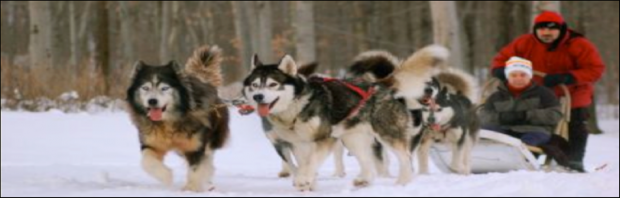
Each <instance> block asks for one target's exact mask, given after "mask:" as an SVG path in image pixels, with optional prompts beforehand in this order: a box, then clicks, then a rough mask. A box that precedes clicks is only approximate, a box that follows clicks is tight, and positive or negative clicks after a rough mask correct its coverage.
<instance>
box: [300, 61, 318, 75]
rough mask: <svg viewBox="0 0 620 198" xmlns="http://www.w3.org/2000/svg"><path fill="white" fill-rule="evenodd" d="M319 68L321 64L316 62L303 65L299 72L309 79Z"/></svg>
mask: <svg viewBox="0 0 620 198" xmlns="http://www.w3.org/2000/svg"><path fill="white" fill-rule="evenodd" d="M318 68H319V64H318V63H316V62H314V63H310V64H306V65H302V66H301V67H300V68H299V70H297V72H298V73H299V74H301V75H303V76H305V77H309V76H311V75H312V74H314V73H316V70H317V69H318Z"/></svg>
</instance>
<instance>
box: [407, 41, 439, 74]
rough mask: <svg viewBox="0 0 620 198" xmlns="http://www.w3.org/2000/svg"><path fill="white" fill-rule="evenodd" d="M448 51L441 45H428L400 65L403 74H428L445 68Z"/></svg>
mask: <svg viewBox="0 0 620 198" xmlns="http://www.w3.org/2000/svg"><path fill="white" fill-rule="evenodd" d="M449 57H450V51H449V50H448V49H447V48H446V47H444V46H441V45H430V46H427V47H425V48H422V49H421V50H419V51H417V52H415V53H414V54H413V55H411V56H410V57H409V58H408V59H407V60H406V61H405V62H404V63H403V65H402V70H403V71H404V72H411V73H420V74H428V73H434V72H433V71H438V70H440V69H442V68H445V67H446V65H447V63H448V58H449Z"/></svg>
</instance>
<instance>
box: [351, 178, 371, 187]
mask: <svg viewBox="0 0 620 198" xmlns="http://www.w3.org/2000/svg"><path fill="white" fill-rule="evenodd" d="M353 186H355V187H356V188H365V187H368V186H370V182H369V181H368V180H366V179H359V178H358V179H355V180H354V181H353Z"/></svg>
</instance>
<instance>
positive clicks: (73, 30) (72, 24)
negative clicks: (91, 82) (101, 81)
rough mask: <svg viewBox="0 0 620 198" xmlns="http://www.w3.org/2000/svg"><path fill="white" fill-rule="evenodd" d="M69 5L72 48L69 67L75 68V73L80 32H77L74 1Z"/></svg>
mask: <svg viewBox="0 0 620 198" xmlns="http://www.w3.org/2000/svg"><path fill="white" fill-rule="evenodd" d="M67 3H68V4H69V37H70V38H69V40H70V41H69V43H70V44H69V45H70V48H71V57H70V58H69V65H71V67H72V68H73V71H76V69H77V64H78V56H77V55H78V48H79V47H78V46H79V44H78V30H77V22H76V20H77V15H76V13H75V12H76V11H75V4H76V2H74V1H69V2H67Z"/></svg>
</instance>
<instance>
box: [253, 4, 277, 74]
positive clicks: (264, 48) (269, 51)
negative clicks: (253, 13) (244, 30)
mask: <svg viewBox="0 0 620 198" xmlns="http://www.w3.org/2000/svg"><path fill="white" fill-rule="evenodd" d="M271 3H272V2H271V1H258V2H256V8H257V10H258V35H259V38H258V41H259V44H258V46H259V47H258V54H259V55H260V57H261V59H262V60H263V61H265V62H275V61H276V57H274V54H273V46H272V45H271V41H272V40H273V24H272V17H273V16H272V12H273V11H272V9H271Z"/></svg>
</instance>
